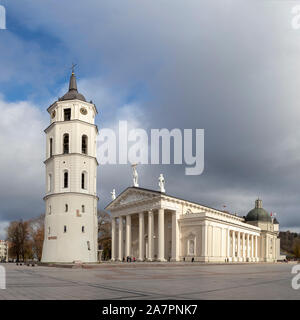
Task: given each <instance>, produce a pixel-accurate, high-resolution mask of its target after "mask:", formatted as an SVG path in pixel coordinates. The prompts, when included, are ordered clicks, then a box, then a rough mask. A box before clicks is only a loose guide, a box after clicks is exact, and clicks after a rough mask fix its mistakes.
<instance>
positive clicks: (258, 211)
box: [246, 199, 272, 222]
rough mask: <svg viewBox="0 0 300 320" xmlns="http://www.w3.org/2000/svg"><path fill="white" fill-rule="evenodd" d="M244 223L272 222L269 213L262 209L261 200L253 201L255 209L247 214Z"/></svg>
mask: <svg viewBox="0 0 300 320" xmlns="http://www.w3.org/2000/svg"><path fill="white" fill-rule="evenodd" d="M246 221H264V222H272V219H271V216H270V215H269V213H268V212H267V211H266V210H265V209H264V208H263V207H262V200H259V199H257V200H256V201H255V208H254V209H252V210H251V211H249V212H248V214H247V216H246Z"/></svg>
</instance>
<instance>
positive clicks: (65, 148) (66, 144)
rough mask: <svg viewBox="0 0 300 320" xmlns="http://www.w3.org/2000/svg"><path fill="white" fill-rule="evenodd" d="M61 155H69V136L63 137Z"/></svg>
mask: <svg viewBox="0 0 300 320" xmlns="http://www.w3.org/2000/svg"><path fill="white" fill-rule="evenodd" d="M63 153H69V134H68V133H65V134H64V137H63Z"/></svg>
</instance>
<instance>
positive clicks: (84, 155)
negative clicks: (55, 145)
mask: <svg viewBox="0 0 300 320" xmlns="http://www.w3.org/2000/svg"><path fill="white" fill-rule="evenodd" d="M66 155H75V156H82V157H84V158H89V159H94V160H95V161H96V164H97V166H99V162H98V160H97V158H96V157H93V156H89V155H87V154H83V153H78V152H70V153H60V154H53V155H52V157H50V158H47V159H46V160H45V161H44V164H46V163H48V162H49V161H50V160H51V159H54V158H59V157H63V156H66Z"/></svg>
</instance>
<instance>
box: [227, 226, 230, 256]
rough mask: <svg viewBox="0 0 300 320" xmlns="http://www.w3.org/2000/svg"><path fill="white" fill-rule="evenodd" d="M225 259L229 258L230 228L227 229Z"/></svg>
mask: <svg viewBox="0 0 300 320" xmlns="http://www.w3.org/2000/svg"><path fill="white" fill-rule="evenodd" d="M227 259H228V262H229V260H230V230H229V229H227Z"/></svg>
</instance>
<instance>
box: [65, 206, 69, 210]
mask: <svg viewBox="0 0 300 320" xmlns="http://www.w3.org/2000/svg"><path fill="white" fill-rule="evenodd" d="M68 211H69V206H68V205H67V204H65V212H68Z"/></svg>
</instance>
